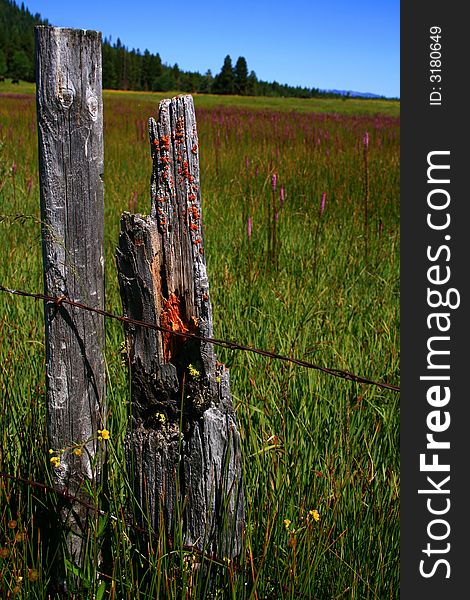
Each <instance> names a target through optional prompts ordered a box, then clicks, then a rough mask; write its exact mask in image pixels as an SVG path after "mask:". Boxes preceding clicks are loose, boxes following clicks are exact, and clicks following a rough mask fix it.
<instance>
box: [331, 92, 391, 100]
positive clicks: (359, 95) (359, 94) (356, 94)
mask: <svg viewBox="0 0 470 600" xmlns="http://www.w3.org/2000/svg"><path fill="white" fill-rule="evenodd" d="M320 91H321V93H323V94H334V95H335V96H346V97H348V98H370V99H373V98H377V99H380V100H385V99H389V100H392V98H387V97H386V96H382V95H380V94H371V93H370V92H354V91H352V90H320Z"/></svg>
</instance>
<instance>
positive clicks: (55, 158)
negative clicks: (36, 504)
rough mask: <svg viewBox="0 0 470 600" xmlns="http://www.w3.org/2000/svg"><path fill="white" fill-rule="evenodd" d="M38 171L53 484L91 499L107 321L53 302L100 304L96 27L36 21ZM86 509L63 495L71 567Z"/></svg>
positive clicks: (79, 558) (82, 537) (79, 550)
mask: <svg viewBox="0 0 470 600" xmlns="http://www.w3.org/2000/svg"><path fill="white" fill-rule="evenodd" d="M36 78H37V118H38V132H39V177H40V189H41V218H42V223H43V226H42V227H43V229H42V234H43V261H44V288H45V293H46V294H47V295H51V296H55V297H56V298H57V301H56V302H55V303H49V302H46V303H45V307H44V313H45V329H46V389H47V428H48V435H49V441H50V446H51V449H52V450H53V451H54V452H53V453H52V455H51V458H52V463H53V466H54V482H55V485H56V487H57V489H58V490H61V491H67V492H68V494H70V495H71V496H75V497H77V498H79V499H82V500H83V499H86V500H88V501H90V497H89V495H88V492H87V491H86V489H85V487H86V486H90V485H91V486H94V484H95V483H96V482H97V480H98V478H99V475H100V452H99V446H98V441H97V437H98V436H97V430H98V429H100V428H103V427H104V424H103V420H102V419H103V416H104V406H103V403H104V390H105V369H104V349H105V334H104V318H103V317H102V316H100V315H97V314H94V313H90V312H87V311H84V310H79V309H77V308H75V307H72V306H70V305H68V304H62V303H61V302H60V298H61V296H65V297H68V298H71V299H73V300H77V301H81V302H83V303H86V304H89V305H90V306H92V307H95V308H100V309H103V308H104V248H103V237H104V234H103V221H104V189H103V181H102V174H103V103H102V93H101V33H99V32H96V31H84V30H78V29H60V28H55V27H37V28H36ZM88 516H89V515H88V511H87V509H86V508H85V507H84V506H83V504H80V503H78V502H75V501H73V500H70V501H67V502H65V501H64V502H62V508H61V513H60V517H61V521H62V524H63V526H64V527H65V528H66V529H65V530H66V532H67V546H68V550H69V552H70V555H71V558H72V560H73V561H74V563H75V564H76V565H79V566H80V565H82V564H83V559H84V554H85V552H86V551H87V549H89V547H88V546H87V544H88V543H89V540H87V535H88V531H87V520H88Z"/></svg>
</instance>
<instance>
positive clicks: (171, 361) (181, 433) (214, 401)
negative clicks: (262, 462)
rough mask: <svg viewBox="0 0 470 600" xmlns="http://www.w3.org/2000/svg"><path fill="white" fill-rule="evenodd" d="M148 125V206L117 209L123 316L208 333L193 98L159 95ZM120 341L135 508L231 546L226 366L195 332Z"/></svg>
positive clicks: (154, 521) (239, 528)
mask: <svg viewBox="0 0 470 600" xmlns="http://www.w3.org/2000/svg"><path fill="white" fill-rule="evenodd" d="M149 134H150V148H151V154H152V159H153V170H152V177H151V186H150V187H151V212H150V215H149V216H147V217H143V216H141V215H131V214H129V213H124V214H123V215H122V218H121V234H120V237H119V246H118V249H117V254H116V258H117V264H118V272H119V283H120V289H121V298H122V302H123V309H124V314H125V315H126V316H128V317H132V318H135V319H139V320H143V321H147V322H150V323H153V324H157V325H160V326H162V327H165V328H169V329H171V330H173V331H176V332H180V333H197V334H200V335H201V336H206V337H211V336H212V335H213V326H212V308H211V302H210V295H209V283H208V278H207V272H206V261H205V255H204V242H203V239H204V238H203V229H202V219H201V200H200V198H201V196H200V180H199V151H198V138H197V130H196V118H195V112H194V105H193V101H192V97H191V96H177V97H176V98H173V99H171V100H163V101H162V102H161V103H160V106H159V114H158V119H157V120H154V119H150V121H149ZM126 341H127V350H128V358H129V364H130V369H131V387H132V419H131V424H130V427H129V431H128V434H127V441H126V445H127V452H128V457H129V466H130V468H131V469H133V474H134V475H133V480H134V483H135V490H134V491H135V493H136V495H137V498H138V500H139V502H141V504H142V506H143V507H144V514H148V516H149V519H150V523H151V525H152V527H153V528H154V530H155V531H156V532H159V531H160V525H161V523H164V528H165V532H166V535H167V536H168V537H169V539H171V538H172V537H173V536H174V534H175V527H176V528H179V527H182V530H183V535H184V543H185V544H186V545H188V546H195V547H197V548H199V549H201V550H205V551H208V552H213V553H215V554H216V555H218V556H236V555H238V554H239V553H240V549H241V543H242V536H243V529H244V520H245V513H244V498H243V485H242V464H241V447H240V435H239V432H238V429H237V422H236V417H235V413H234V410H233V406H232V402H231V397H230V381H229V373H228V370H227V369H226V368H225V367H224V366H223V365H221V364H220V363H218V362H217V360H216V356H215V353H214V349H213V346H212V345H211V344H208V343H206V342H203V341H196V340H190V339H185V338H181V337H176V336H172V335H170V334H168V333H163V332H159V331H155V330H150V329H146V328H143V327H134V326H131V325H128V326H126ZM178 502H180V503H181V506H182V508H181V509H179V510H178V509H177V503H178ZM178 515H181V518H180V520H178V519H179V516H178Z"/></svg>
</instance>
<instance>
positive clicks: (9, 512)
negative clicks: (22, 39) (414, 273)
mask: <svg viewBox="0 0 470 600" xmlns="http://www.w3.org/2000/svg"><path fill="white" fill-rule="evenodd" d="M280 100H282V99H280ZM350 102H351V101H349V100H348V101H346V102H341V101H336V103H330V104H329V105H328V111H326V112H325V111H324V110H323V109H322V108H321V107H322V106H323V105H322V104H321V102H320V103H319V104H315V102H310V103H308V104H307V103H304V104H302V106H303V107H304V108H303V109H302V110H300V109H299V108H298V104H299V103H298V102H297V101H290V100H284V102H283V103H282V102H280V101H277V104H276V106H275V107H274V108H273V107H269V106H268V104H267V103H268V101H267V100H266V102H264V104H263V102H261V100H259V99H256V101H255V100H253V101H252V102H251V103H250V102H248V101H247V100H246V99H243V100H239V99H235V98H228V99H224V100H223V101H220V100H219V102H216V100H215V99H214V98H212V97H208V98H207V99H204V98H203V97H196V98H195V105H196V114H197V119H198V133H199V147H200V160H201V190H202V203H203V207H202V209H203V215H202V217H203V223H204V234H205V252H206V257H207V265H208V272H209V282H210V287H211V300H212V304H213V311H214V327H215V335H216V337H220V338H227V339H231V340H234V341H237V342H239V343H241V344H245V345H252V346H256V347H259V348H264V349H267V350H272V351H275V352H277V353H280V354H284V355H287V356H291V357H295V358H300V359H305V360H308V361H310V362H313V363H316V364H318V365H321V366H324V367H330V368H336V369H342V370H347V371H349V372H351V373H354V374H357V375H361V376H364V377H367V378H370V379H372V380H377V381H385V382H388V383H392V384H395V385H399V116H398V105H397V104H394V105H392V106H388V105H387V106H385V105H381V104H380V103H377V104H375V105H374V103H369V104H365V103H364V104H362V107H363V108H364V110H363V111H362V112H359V111H360V108H356V111H355V112H354V111H352V112H351V109H350V107H351V104H350ZM281 106H282V108H281ZM305 107H307V108H305ZM316 107H317V109H318V110H316ZM293 108H294V109H296V110H292V109H293ZM366 108H367V110H366ZM157 109H158V104H157V98H156V97H155V95H153V96H152V95H150V94H136V95H132V94H124V93H123V94H120V93H105V96H104V110H105V118H104V122H105V124H104V135H105V173H104V181H105V247H106V307H107V309H108V310H110V311H111V312H114V313H117V314H120V313H121V310H122V309H121V303H120V298H119V293H118V283H117V275H116V269H115V263H114V249H115V247H116V245H117V240H118V233H119V218H120V214H121V212H123V211H125V210H131V211H132V212H141V213H142V214H145V213H148V212H149V210H150V199H149V198H150V192H149V180H150V171H151V160H150V152H149V142H148V136H147V119H148V117H150V116H154V115H156V113H157ZM374 111H375V112H374ZM366 132H367V135H368V147H367V162H366V165H365V162H364V136H365V134H366ZM0 140H1V144H2V145H1V149H0V240H1V243H0V255H1V256H0V265H1V266H0V284H1V285H4V286H7V287H11V288H18V289H26V290H30V291H37V292H41V291H42V286H43V284H42V270H41V268H42V263H41V239H40V223H39V218H40V217H39V187H38V186H39V184H38V166H37V131H36V122H35V99H34V96H33V95H31V94H23V95H22V94H16V95H12V94H9V95H2V96H0ZM365 167H366V168H367V173H366V172H365ZM273 176H275V178H276V185H275V186H274V184H273ZM281 189H282V191H281ZM366 193H367V214H365V204H364V199H365V194H366ZM365 219H366V220H365ZM106 334H107V351H106V368H107V405H108V413H109V414H108V421H107V422H108V424H109V430H110V433H111V437H110V440H108V441H104V440H103V442H102V443H103V444H105V445H106V448H107V458H108V461H107V466H106V477H105V478H104V481H103V485H102V489H100V492H99V498H96V501H97V502H98V501H99V503H100V506H101V509H102V512H101V513H96V514H95V517H94V518H93V519H92V528H91V531H90V539H91V540H95V541H96V542H97V543H98V544H100V543H101V544H103V561H102V562H101V564H100V565H99V566H98V562H97V560H96V557H95V558H94V557H93V556H90V557H89V561H88V564H87V565H86V568H84V570H83V571H82V572H79V573H76V572H75V573H74V572H73V571H74V569H75V567H73V566H72V565H70V564H69V565H68V569H69V573H68V575H69V576H70V579H72V575H74V576H78V577H79V578H80V579H81V580H82V582H83V586H84V588H85V589H87V590H88V591H87V592H86V594H85V596H83V597H87V598H93V597H96V598H98V599H99V598H116V599H118V600H120V599H124V598H129V599H132V600H133V599H136V598H139V599H140V598H142V599H144V598H145V599H147V598H182V599H183V598H233V599H235V598H236V599H243V598H250V599H256V600H262V599H266V600H268V599H269V600H277V599H284V598H285V599H290V598H310V599H312V600H313V599H318V600H326V599H333V598H348V599H355V600H359V599H360V600H363V599H380V600H385V599H387V598H390V599H391V598H398V597H399V399H398V394H397V393H395V392H393V391H389V390H384V389H381V388H379V387H376V386H370V385H369V386H367V385H363V384H357V383H354V382H349V381H345V380H342V379H336V378H332V377H331V376H328V375H325V374H324V373H321V372H319V371H315V370H308V369H305V368H301V367H296V366H294V365H292V364H288V363H281V362H276V361H273V360H268V359H266V358H264V357H261V356H257V355H254V354H251V353H248V352H235V351H230V350H223V349H216V353H217V356H218V358H219V360H220V361H222V362H224V363H225V364H226V365H227V366H228V367H229V368H230V374H231V385H232V395H233V401H234V405H235V410H236V415H237V419H238V424H239V429H240V432H241V436H242V451H243V456H244V485H245V496H246V510H247V525H246V536H245V547H244V551H243V554H242V556H241V557H240V559H239V561H228V560H227V559H224V557H215V558H214V557H212V558H213V560H212V559H209V558H207V557H201V556H199V555H197V554H195V553H193V552H191V550H190V549H186V548H184V546H183V543H182V540H181V539H179V540H178V539H176V540H174V541H173V545H172V547H171V550H170V549H169V546H168V544H167V543H166V541H165V540H164V538H163V534H162V533H161V532H152V531H149V532H147V533H146V534H145V533H142V532H140V533H139V532H136V531H135V529H133V528H132V524H130V525H129V524H128V522H129V516H128V515H127V514H125V507H126V506H127V505H128V504H129V502H130V503H131V504H132V497H131V495H130V494H131V492H130V491H129V490H130V486H129V483H128V476H127V474H126V471H125V461H124V452H123V444H122V443H123V436H124V432H125V429H126V426H127V418H128V410H129V381H128V377H127V369H126V367H125V364H123V357H122V355H121V344H122V341H123V339H124V336H123V330H122V325H121V324H119V323H117V322H115V321H112V320H108V321H107V323H106ZM44 351H45V349H44V334H43V311H42V305H41V303H39V302H36V301H34V300H30V299H24V298H17V297H13V296H10V295H8V294H5V293H1V294H0V411H1V414H0V471H1V472H2V474H8V475H10V476H12V477H13V478H12V477H5V476H3V477H0V596H1V597H2V598H10V597H19V598H47V594H46V590H47V588H48V585H49V581H50V579H51V576H52V574H53V572H52V569H53V568H55V567H54V566H53V565H54V564H55V563H54V554H55V551H56V548H57V545H54V543H53V541H52V540H51V538H50V529H51V528H50V520H51V514H52V513H51V510H54V506H55V505H56V503H57V502H58V501H60V498H59V499H58V498H56V497H55V495H54V493H53V492H51V491H50V490H49V491H47V490H45V489H44V488H43V487H40V486H34V485H32V482H39V483H41V484H45V485H50V473H51V468H52V467H51V465H50V462H49V460H50V459H49V454H48V450H49V447H48V442H47V437H46V432H45V389H44V378H45V374H44V368H45V366H44V365H45V358H44ZM15 478H16V479H15ZM18 478H21V479H22V481H19V480H18ZM28 482H30V483H28ZM134 510H135V511H137V510H138V507H136V506H134ZM136 535H140V536H146V537H145V539H146V540H147V551H145V552H143V551H142V547H141V546H137V545H136V544H134V539H135V536H136ZM70 597H77V598H79V597H82V596H80V595H76V596H73V595H72V596H70Z"/></svg>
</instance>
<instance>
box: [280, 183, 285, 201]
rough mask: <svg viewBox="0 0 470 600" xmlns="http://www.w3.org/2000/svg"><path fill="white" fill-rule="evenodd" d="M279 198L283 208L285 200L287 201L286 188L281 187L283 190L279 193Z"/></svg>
mask: <svg viewBox="0 0 470 600" xmlns="http://www.w3.org/2000/svg"><path fill="white" fill-rule="evenodd" d="M279 197H280V199H281V206H282V205H283V204H284V199H285V192H284V186H283V185H281V189H280V191H279Z"/></svg>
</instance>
